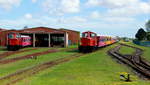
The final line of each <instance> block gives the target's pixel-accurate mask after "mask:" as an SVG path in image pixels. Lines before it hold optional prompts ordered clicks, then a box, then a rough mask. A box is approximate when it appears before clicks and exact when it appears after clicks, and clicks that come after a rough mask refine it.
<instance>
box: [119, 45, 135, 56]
mask: <svg viewBox="0 0 150 85" xmlns="http://www.w3.org/2000/svg"><path fill="white" fill-rule="evenodd" d="M119 52H120V53H121V54H123V55H125V54H128V55H129V54H133V53H134V52H135V49H133V48H129V47H126V46H122V47H121V48H120V50H119Z"/></svg>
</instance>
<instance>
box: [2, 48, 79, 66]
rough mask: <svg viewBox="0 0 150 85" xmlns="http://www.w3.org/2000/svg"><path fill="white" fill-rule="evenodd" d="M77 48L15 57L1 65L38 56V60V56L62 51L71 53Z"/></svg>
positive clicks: (51, 50) (3, 61)
mask: <svg viewBox="0 0 150 85" xmlns="http://www.w3.org/2000/svg"><path fill="white" fill-rule="evenodd" d="M76 49H77V48H73V49H72V48H71V49H63V50H58V49H50V50H47V51H43V52H37V53H33V54H29V55H25V56H19V57H15V58H10V59H5V60H0V64H8V63H13V62H16V61H20V60H24V59H30V58H32V57H33V56H36V58H38V56H40V55H45V54H48V53H56V52H60V51H71V50H76Z"/></svg>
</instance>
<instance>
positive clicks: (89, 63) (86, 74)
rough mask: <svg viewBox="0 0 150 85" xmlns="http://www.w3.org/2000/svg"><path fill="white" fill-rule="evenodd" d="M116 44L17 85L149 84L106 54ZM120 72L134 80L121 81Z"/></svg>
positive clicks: (45, 71) (43, 72)
mask: <svg viewBox="0 0 150 85" xmlns="http://www.w3.org/2000/svg"><path fill="white" fill-rule="evenodd" d="M114 46H115V45H113V46H110V47H106V48H103V49H100V50H99V51H97V52H94V53H91V54H88V55H85V56H82V57H80V58H78V59H75V60H72V61H70V62H67V63H64V64H60V65H57V66H55V67H53V68H49V69H47V70H44V71H42V72H40V73H38V74H36V75H35V76H32V77H28V78H26V79H24V80H22V81H20V82H18V83H16V85H149V84H150V82H148V81H143V80H140V79H138V78H137V76H136V75H134V74H133V73H132V72H131V70H130V69H129V68H128V67H127V66H125V65H122V64H118V63H116V61H115V60H113V59H112V57H110V56H108V55H107V54H106V52H107V50H108V49H110V48H112V47H114ZM120 72H128V73H130V74H131V80H132V82H124V81H121V80H120V79H119V73H120Z"/></svg>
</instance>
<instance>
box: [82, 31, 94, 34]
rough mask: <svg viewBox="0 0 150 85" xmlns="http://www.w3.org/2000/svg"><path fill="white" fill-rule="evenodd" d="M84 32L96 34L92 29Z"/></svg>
mask: <svg viewBox="0 0 150 85" xmlns="http://www.w3.org/2000/svg"><path fill="white" fill-rule="evenodd" d="M83 33H94V34H96V33H95V32H91V31H85V32H83Z"/></svg>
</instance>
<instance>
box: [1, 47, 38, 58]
mask: <svg viewBox="0 0 150 85" xmlns="http://www.w3.org/2000/svg"><path fill="white" fill-rule="evenodd" d="M35 49H38V48H32V49H26V50H19V51H9V52H4V53H2V54H0V60H1V59H3V58H6V57H7V56H10V55H13V54H16V53H22V52H26V51H31V50H35Z"/></svg>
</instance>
